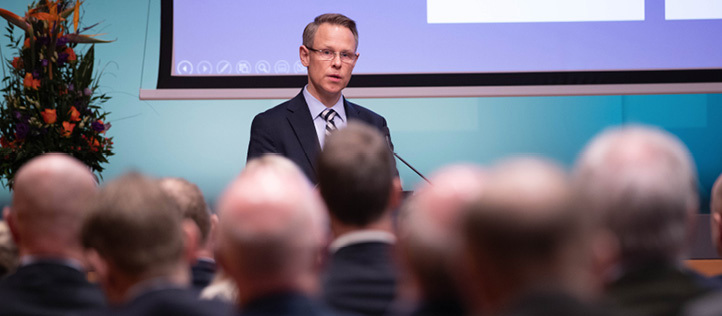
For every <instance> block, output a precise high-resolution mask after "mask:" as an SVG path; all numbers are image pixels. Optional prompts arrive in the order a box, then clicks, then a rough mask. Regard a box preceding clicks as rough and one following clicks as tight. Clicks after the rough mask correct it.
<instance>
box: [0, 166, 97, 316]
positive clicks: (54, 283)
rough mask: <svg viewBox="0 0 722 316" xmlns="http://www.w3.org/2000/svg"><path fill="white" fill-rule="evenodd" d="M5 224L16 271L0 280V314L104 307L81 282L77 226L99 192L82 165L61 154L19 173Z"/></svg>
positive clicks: (75, 311)
mask: <svg viewBox="0 0 722 316" xmlns="http://www.w3.org/2000/svg"><path fill="white" fill-rule="evenodd" d="M13 189H14V190H13V205H12V206H11V207H9V208H6V209H5V211H4V213H5V215H4V218H5V219H6V220H7V223H8V225H9V226H10V230H11V232H12V235H13V239H14V240H15V243H16V244H17V247H18V251H19V254H20V267H19V268H18V269H17V271H16V272H15V273H13V274H11V275H9V276H7V277H6V278H5V279H2V281H0V315H13V316H18V315H77V314H79V313H81V312H84V311H88V310H92V309H96V308H100V307H103V306H105V299H104V298H103V294H102V292H101V291H100V289H99V288H98V287H97V286H96V285H93V284H90V283H89V282H88V280H87V278H86V264H85V260H84V256H83V247H82V246H81V243H80V238H79V235H80V227H81V225H82V219H83V217H84V216H85V212H86V209H87V206H88V204H89V203H90V202H91V201H92V199H93V198H94V197H95V195H96V194H97V192H98V188H97V185H96V183H95V178H94V177H93V174H92V173H91V172H90V170H89V169H88V167H87V166H85V165H83V164H82V163H81V162H79V161H77V160H75V159H74V158H71V157H70V156H67V155H63V154H46V155H42V156H40V157H37V158H34V159H33V160H30V161H29V162H28V163H27V164H25V165H24V166H23V167H22V168H20V170H19V171H18V173H17V175H16V177H15V186H14V188H13Z"/></svg>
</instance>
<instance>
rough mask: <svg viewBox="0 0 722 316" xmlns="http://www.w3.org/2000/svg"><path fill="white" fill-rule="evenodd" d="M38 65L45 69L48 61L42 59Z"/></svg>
mask: <svg viewBox="0 0 722 316" xmlns="http://www.w3.org/2000/svg"><path fill="white" fill-rule="evenodd" d="M40 64H41V65H43V67H47V66H48V60H47V59H43V60H41V61H40Z"/></svg>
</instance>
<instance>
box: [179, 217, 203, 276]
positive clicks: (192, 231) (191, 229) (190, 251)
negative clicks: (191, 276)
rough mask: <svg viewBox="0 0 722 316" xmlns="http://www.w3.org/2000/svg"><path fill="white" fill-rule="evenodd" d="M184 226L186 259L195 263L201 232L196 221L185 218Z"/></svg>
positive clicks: (190, 262) (189, 262)
mask: <svg viewBox="0 0 722 316" xmlns="http://www.w3.org/2000/svg"><path fill="white" fill-rule="evenodd" d="M181 225H182V226H181V227H182V228H183V245H184V253H185V259H186V261H187V262H188V264H191V265H192V264H195V262H196V251H197V250H198V247H199V246H200V245H199V238H200V232H199V231H198V226H196V223H195V222H193V221H192V220H189V219H184V220H183V223H182V224H181Z"/></svg>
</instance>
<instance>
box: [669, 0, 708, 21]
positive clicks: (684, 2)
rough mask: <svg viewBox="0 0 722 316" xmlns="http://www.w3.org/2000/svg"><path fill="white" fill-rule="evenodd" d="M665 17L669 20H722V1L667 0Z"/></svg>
mask: <svg viewBox="0 0 722 316" xmlns="http://www.w3.org/2000/svg"><path fill="white" fill-rule="evenodd" d="M664 17H665V19H667V20H711V19H722V0H666V1H665V2H664Z"/></svg>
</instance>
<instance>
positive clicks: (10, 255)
mask: <svg viewBox="0 0 722 316" xmlns="http://www.w3.org/2000/svg"><path fill="white" fill-rule="evenodd" d="M17 266H18V248H17V247H15V242H13V238H12V236H10V228H9V227H8V225H7V224H6V223H5V222H4V221H0V279H2V278H3V277H5V276H6V275H8V274H10V273H13V272H14V271H15V269H16V268H17Z"/></svg>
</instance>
